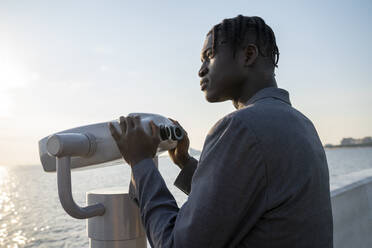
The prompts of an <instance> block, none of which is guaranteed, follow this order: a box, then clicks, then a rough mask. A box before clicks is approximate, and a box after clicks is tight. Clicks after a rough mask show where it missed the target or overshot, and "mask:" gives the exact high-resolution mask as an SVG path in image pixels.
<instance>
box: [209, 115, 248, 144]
mask: <svg viewBox="0 0 372 248" xmlns="http://www.w3.org/2000/svg"><path fill="white" fill-rule="evenodd" d="M244 112H246V111H242V110H236V111H234V112H231V113H229V114H228V115H226V116H224V117H223V118H221V119H220V120H218V121H217V122H216V123H215V124H214V125H213V127H212V128H211V129H210V131H209V132H208V135H207V138H208V137H216V136H221V135H228V134H229V133H234V134H238V133H239V134H240V135H251V134H252V133H251V130H250V127H249V121H248V119H247V118H246V114H245V113H244Z"/></svg>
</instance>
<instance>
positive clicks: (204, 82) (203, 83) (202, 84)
mask: <svg viewBox="0 0 372 248" xmlns="http://www.w3.org/2000/svg"><path fill="white" fill-rule="evenodd" d="M208 82H209V80H208V78H203V79H202V80H200V88H201V90H202V91H203V90H205V89H206V88H207V87H208Z"/></svg>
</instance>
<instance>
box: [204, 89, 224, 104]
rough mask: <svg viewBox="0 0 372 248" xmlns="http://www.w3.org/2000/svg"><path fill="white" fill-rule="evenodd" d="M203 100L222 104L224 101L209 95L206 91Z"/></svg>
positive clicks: (214, 95) (216, 96)
mask: <svg viewBox="0 0 372 248" xmlns="http://www.w3.org/2000/svg"><path fill="white" fill-rule="evenodd" d="M205 99H206V100H207V101H208V102H223V101H224V100H222V99H221V97H220V96H218V95H216V94H211V92H208V91H206V92H205Z"/></svg>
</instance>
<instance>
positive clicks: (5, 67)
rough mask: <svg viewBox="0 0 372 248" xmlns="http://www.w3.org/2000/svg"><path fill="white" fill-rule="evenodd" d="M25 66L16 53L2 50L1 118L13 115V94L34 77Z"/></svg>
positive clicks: (0, 77) (0, 63)
mask: <svg viewBox="0 0 372 248" xmlns="http://www.w3.org/2000/svg"><path fill="white" fill-rule="evenodd" d="M29 74H31V73H29V72H28V71H27V70H26V69H25V66H24V65H23V64H22V63H21V62H20V60H19V59H16V56H15V54H12V53H11V52H10V51H7V50H5V49H1V50H0V118H6V117H9V116H10V115H11V107H12V104H13V102H12V94H13V93H15V92H14V91H15V90H17V88H21V87H25V86H26V85H27V84H28V82H29V81H30V80H31V79H32V75H30V76H29V77H28V75H29Z"/></svg>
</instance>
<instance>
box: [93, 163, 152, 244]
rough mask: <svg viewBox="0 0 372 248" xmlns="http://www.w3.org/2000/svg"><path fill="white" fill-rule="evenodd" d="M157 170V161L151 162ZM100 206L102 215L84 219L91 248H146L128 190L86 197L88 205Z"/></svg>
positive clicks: (138, 214) (109, 190) (95, 191)
mask: <svg viewBox="0 0 372 248" xmlns="http://www.w3.org/2000/svg"><path fill="white" fill-rule="evenodd" d="M153 160H154V163H155V166H156V167H158V163H159V159H158V157H157V156H156V157H155V158H154V159H153ZM99 203H100V204H103V205H104V206H105V214H104V215H103V216H96V217H92V218H89V219H87V229H88V237H89V245H90V248H119V247H121V248H146V247H147V240H146V233H145V230H144V228H143V225H142V222H141V216H140V212H139V209H138V207H137V205H136V204H135V203H134V202H133V201H132V200H131V199H130V198H129V195H128V193H127V188H121V187H119V188H107V189H99V190H93V191H90V192H88V193H87V205H88V206H90V205H96V204H99Z"/></svg>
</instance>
